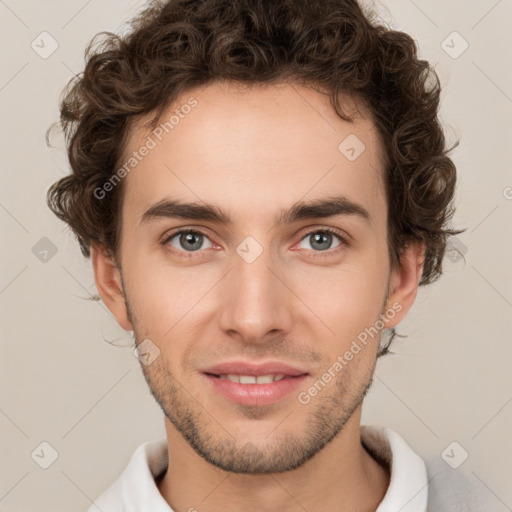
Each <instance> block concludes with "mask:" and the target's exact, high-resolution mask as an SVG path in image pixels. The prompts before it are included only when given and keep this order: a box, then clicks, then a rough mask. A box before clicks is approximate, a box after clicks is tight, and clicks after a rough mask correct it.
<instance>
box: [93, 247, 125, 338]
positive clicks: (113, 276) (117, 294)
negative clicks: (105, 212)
mask: <svg viewBox="0 0 512 512" xmlns="http://www.w3.org/2000/svg"><path fill="white" fill-rule="evenodd" d="M91 260H92V266H93V270H94V280H95V282H96V288H97V289H98V293H99V294H100V297H101V299H102V300H103V302H104V304H105V305H106V306H107V308H108V309H109V310H110V312H111V313H112V314H113V315H114V317H115V318H116V320H117V322H118V323H119V325H120V326H121V327H122V328H123V329H124V330H125V331H133V326H132V323H131V322H130V320H129V318H128V311H127V308H126V299H125V296H124V291H123V284H122V280H121V272H120V270H119V268H118V266H117V264H116V262H115V261H114V259H113V257H112V256H111V255H110V254H109V253H108V252H107V250H106V249H105V248H104V247H103V246H102V245H101V244H98V243H96V242H92V243H91Z"/></svg>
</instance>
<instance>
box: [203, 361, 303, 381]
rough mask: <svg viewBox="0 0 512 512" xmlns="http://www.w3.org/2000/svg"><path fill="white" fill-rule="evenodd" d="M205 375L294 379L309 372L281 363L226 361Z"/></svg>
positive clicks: (213, 367) (211, 368) (212, 367)
mask: <svg viewBox="0 0 512 512" xmlns="http://www.w3.org/2000/svg"><path fill="white" fill-rule="evenodd" d="M203 373H211V374H213V375H228V374H233V375H252V376H254V377H258V376H260V375H286V376H291V377H294V376H297V375H305V374H307V373H308V372H306V371H304V370H302V369H300V368H297V367H295V366H291V365H289V364H286V363H281V362H279V361H265V362H261V363H251V362H247V361H226V362H224V363H220V364H217V365H215V366H211V367H210V368H207V369H206V370H203Z"/></svg>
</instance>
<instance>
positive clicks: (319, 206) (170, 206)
mask: <svg viewBox="0 0 512 512" xmlns="http://www.w3.org/2000/svg"><path fill="white" fill-rule="evenodd" d="M337 215H349V216H356V217H359V218H360V219H361V220H363V221H365V222H366V223H367V224H372V223H373V222H372V218H371V216H370V214H369V213H368V210H366V209H365V208H364V207H363V206H362V205H361V204H358V203H356V202H354V201H352V200H350V199H348V198H347V197H345V196H334V197H328V198H325V199H315V200H313V201H308V202H298V203H295V204H294V205H293V206H292V207H291V208H289V209H288V210H282V211H281V213H280V214H279V216H278V217H277V219H276V224H278V225H282V224H291V223H293V222H297V221H299V220H306V219H316V218H318V219H320V218H326V217H334V216H337ZM164 218H165V219H170V218H171V219H172V218H178V219H190V220H200V221H211V222H214V223H217V224H224V225H226V226H232V225H233V220H232V219H231V217H230V215H229V214H228V213H226V212H224V211H223V210H221V209H220V208H218V207H217V206H216V205H213V204H208V203H203V202H201V203H184V202H181V201H178V200H171V199H163V200H161V201H159V202H158V203H156V204H154V205H153V206H151V207H150V208H149V209H148V210H147V211H145V212H144V214H143V215H142V217H141V220H140V223H141V224H144V223H147V222H149V221H151V220H157V219H164Z"/></svg>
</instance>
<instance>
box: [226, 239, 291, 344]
mask: <svg viewBox="0 0 512 512" xmlns="http://www.w3.org/2000/svg"><path fill="white" fill-rule="evenodd" d="M249 238H250V237H249ZM258 246H259V247H258ZM258 246H257V245H256V243H255V241H254V240H247V239H246V240H245V241H244V242H242V243H241V244H240V245H239V246H238V247H237V254H236V255H235V257H234V268H233V270H232V271H231V272H230V273H229V275H228V276H227V279H226V282H225V283H224V290H223V292H222V293H223V294H225V300H223V308H222V309H223V310H222V312H221V317H220V321H221V327H222V329H223V330H225V331H231V332H233V331H236V332H237V333H238V334H239V335H240V336H241V337H242V338H243V339H244V340H246V341H247V342H251V343H257V342H259V341H263V339H264V338H265V335H266V334H267V333H269V332H271V331H276V330H277V331H284V332H286V331H288V329H289V328H290V326H291V312H290V309H289V307H290V304H289V299H290V297H289V293H290V292H289V291H288V290H287V289H286V286H285V285H284V284H283V282H281V279H279V278H278V277H277V275H279V274H280V272H279V268H278V267H279V266H278V265H276V262H275V260H274V258H273V257H272V254H271V251H270V249H268V248H266V249H263V247H262V246H261V245H260V244H258Z"/></svg>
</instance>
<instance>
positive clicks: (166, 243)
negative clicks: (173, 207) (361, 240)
mask: <svg viewBox="0 0 512 512" xmlns="http://www.w3.org/2000/svg"><path fill="white" fill-rule="evenodd" d="M190 233H192V234H200V235H203V236H205V237H206V238H208V239H209V236H208V235H207V234H206V233H204V232H203V231H201V230H199V229H181V230H179V231H175V232H174V233H172V235H169V236H168V237H166V238H165V239H164V240H163V241H162V245H163V246H164V247H165V248H166V250H168V251H170V252H171V253H173V254H175V255H177V256H178V257H181V258H185V259H189V258H192V257H194V254H195V253H198V252H201V251H181V250H177V249H175V248H174V247H171V246H170V245H169V242H170V241H171V240H172V239H173V238H176V237H177V236H178V235H183V234H190ZM314 233H330V234H332V235H335V236H336V237H338V238H339V239H340V242H341V244H340V245H339V246H338V247H336V248H335V249H327V250H326V251H314V250H313V251H312V252H313V253H315V255H314V256H313V257H314V258H324V257H326V255H325V254H322V253H327V256H332V255H333V254H337V253H338V252H339V251H340V250H342V249H343V248H344V247H350V245H351V244H350V243H349V241H348V240H347V238H346V237H345V236H344V235H342V234H341V232H340V231H338V230H337V229H333V228H321V229H320V228H316V229H313V230H311V231H308V232H307V233H305V234H304V235H303V236H302V237H301V239H300V240H299V242H302V240H304V239H305V238H307V237H308V236H310V235H312V234H314ZM307 250H310V249H307Z"/></svg>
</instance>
